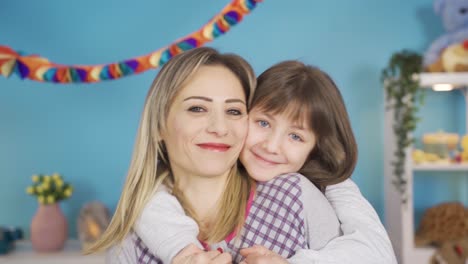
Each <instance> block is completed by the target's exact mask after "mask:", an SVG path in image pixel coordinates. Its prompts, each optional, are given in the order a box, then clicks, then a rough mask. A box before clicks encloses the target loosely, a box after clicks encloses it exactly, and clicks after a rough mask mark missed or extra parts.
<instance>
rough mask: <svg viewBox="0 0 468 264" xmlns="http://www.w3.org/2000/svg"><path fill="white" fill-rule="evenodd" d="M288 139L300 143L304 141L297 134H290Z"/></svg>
mask: <svg viewBox="0 0 468 264" xmlns="http://www.w3.org/2000/svg"><path fill="white" fill-rule="evenodd" d="M290 137H291V139H292V140H294V141H300V142H302V141H304V140H303V139H302V138H301V137H300V136H298V135H297V134H294V133H293V134H290Z"/></svg>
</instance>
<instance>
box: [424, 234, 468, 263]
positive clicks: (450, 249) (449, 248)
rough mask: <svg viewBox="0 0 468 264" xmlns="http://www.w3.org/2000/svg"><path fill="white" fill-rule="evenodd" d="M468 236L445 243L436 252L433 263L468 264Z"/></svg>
mask: <svg viewBox="0 0 468 264" xmlns="http://www.w3.org/2000/svg"><path fill="white" fill-rule="evenodd" d="M467 260H468V237H465V238H462V239H459V240H455V241H449V242H446V243H444V244H443V245H442V246H441V247H440V248H439V249H438V250H437V251H436V253H435V254H434V256H433V257H432V259H431V264H445V263H450V264H466V263H467V262H466V261H467Z"/></svg>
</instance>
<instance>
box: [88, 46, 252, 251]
mask: <svg viewBox="0 0 468 264" xmlns="http://www.w3.org/2000/svg"><path fill="white" fill-rule="evenodd" d="M207 65H218V66H223V67H226V68H227V69H228V70H230V71H231V72H232V73H233V74H234V75H235V76H236V77H237V78H238V79H239V81H240V83H241V85H242V87H243V89H244V92H245V96H246V100H247V102H248V105H250V101H251V99H252V97H253V93H254V90H255V86H256V78H255V74H254V72H253V70H252V67H251V66H250V65H249V63H248V62H247V61H245V60H244V59H243V58H241V57H240V56H238V55H234V54H221V53H219V52H218V51H216V50H215V49H213V48H208V47H202V48H196V49H192V50H189V51H185V52H183V53H181V54H179V55H177V56H175V57H173V58H171V59H170V60H169V61H168V62H167V63H166V64H165V65H164V66H163V67H162V68H161V70H160V72H159V73H158V75H157V76H156V78H155V79H154V81H153V83H152V85H151V88H150V90H149V91H148V94H147V96H146V101H145V105H144V108H143V113H142V117H141V120H140V126H139V128H138V133H137V137H136V142H135V146H134V151H133V156H132V160H131V164H130V168H129V171H128V174H127V178H126V181H125V184H124V187H123V190H122V194H121V196H120V199H119V202H118V205H117V209H116V211H115V213H114V216H113V217H112V220H111V222H110V224H109V226H108V227H107V229H106V230H105V232H104V233H103V235H102V236H101V237H100V239H99V240H98V241H96V242H95V243H94V244H93V245H91V246H90V247H89V248H87V249H86V253H92V252H97V251H102V250H105V249H108V248H109V247H111V246H113V245H115V244H117V243H120V242H121V241H123V239H124V238H125V237H126V236H127V235H128V234H129V232H130V231H131V230H132V227H133V225H134V223H135V221H136V219H137V218H138V217H139V216H140V214H141V212H142V210H143V208H144V207H145V205H146V204H147V202H148V200H149V199H150V198H151V197H152V195H153V194H154V193H155V191H156V190H157V189H158V187H159V186H160V185H161V184H163V183H164V184H166V185H167V186H168V187H174V186H173V183H174V181H173V177H172V176H171V175H170V165H169V161H168V158H167V153H165V148H164V144H163V143H161V135H160V132H161V131H164V129H165V126H166V123H167V116H168V113H169V110H170V108H171V106H172V103H173V101H174V99H175V98H176V96H177V95H178V93H179V92H180V91H181V90H182V88H183V87H184V85H185V83H186V82H188V81H190V79H191V77H192V76H193V74H194V73H195V72H197V70H198V69H199V68H200V67H202V66H207ZM250 186H251V182H250V179H249V177H248V176H247V175H245V174H242V173H239V172H238V170H237V164H234V165H233V168H232V169H231V172H230V174H229V177H228V180H227V183H226V190H225V192H223V197H222V198H221V202H220V205H219V207H218V208H219V210H218V214H217V215H216V222H215V224H214V226H212V227H211V228H210V229H209V230H205V229H204V228H203V227H202V226H201V227H200V228H201V229H200V232H201V234H202V237H203V238H205V239H207V241H210V242H212V241H219V240H222V239H224V237H225V236H227V235H228V234H229V233H230V232H231V231H233V230H235V229H237V228H239V227H241V226H242V224H243V222H244V215H245V207H246V203H247V199H248V196H249V192H250ZM175 187H176V186H175ZM174 189H177V188H174ZM174 195H176V197H177V198H178V199H179V201H180V202H181V204H182V206H183V207H184V209H185V210H186V212H187V213H188V215H189V216H192V217H194V215H193V211H192V209H191V208H190V207H189V206H188V203H187V202H186V201H185V199H184V197H183V194H182V193H180V192H174ZM195 220H197V219H195Z"/></svg>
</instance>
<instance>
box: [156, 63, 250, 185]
mask: <svg viewBox="0 0 468 264" xmlns="http://www.w3.org/2000/svg"><path fill="white" fill-rule="evenodd" d="M247 129H248V118H247V108H246V98H245V94H244V90H243V89H242V85H241V83H240V81H239V80H238V79H237V77H236V76H235V75H234V74H233V73H232V72H231V71H230V70H228V69H226V68H225V67H223V66H202V67H201V68H200V69H199V70H198V71H197V72H196V73H195V74H194V76H193V77H192V78H191V79H190V80H189V81H188V82H187V84H186V85H185V87H184V88H183V89H182V90H181V91H180V93H179V94H178V95H177V96H176V98H175V100H174V102H173V104H172V106H171V108H170V111H169V115H168V119H167V129H166V131H162V133H161V135H162V139H163V140H164V142H165V145H166V149H167V152H168V156H169V162H170V164H171V169H172V172H173V174H174V176H175V177H181V176H182V177H190V176H198V177H216V176H220V175H224V174H225V175H227V173H228V172H229V170H230V168H231V167H232V166H233V165H234V164H235V163H236V161H237V159H238V157H239V153H240V151H241V149H242V146H243V144H244V141H245V137H246V136H247Z"/></svg>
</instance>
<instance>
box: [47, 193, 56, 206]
mask: <svg viewBox="0 0 468 264" xmlns="http://www.w3.org/2000/svg"><path fill="white" fill-rule="evenodd" d="M47 203H49V204H52V203H55V197H54V196H53V195H49V196H47Z"/></svg>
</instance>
